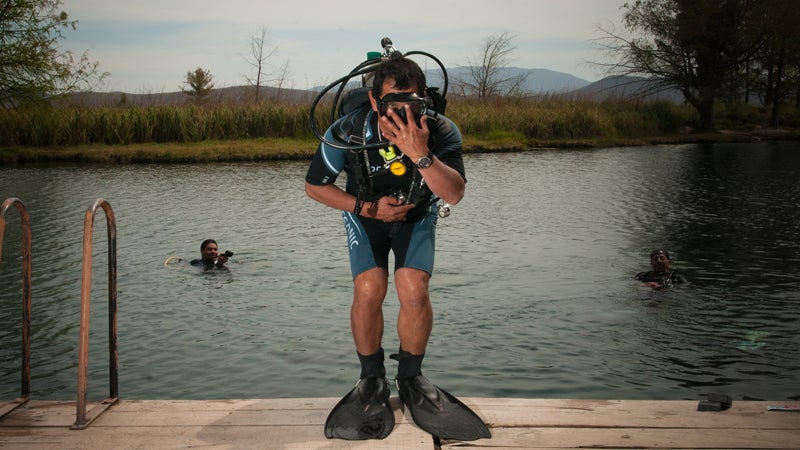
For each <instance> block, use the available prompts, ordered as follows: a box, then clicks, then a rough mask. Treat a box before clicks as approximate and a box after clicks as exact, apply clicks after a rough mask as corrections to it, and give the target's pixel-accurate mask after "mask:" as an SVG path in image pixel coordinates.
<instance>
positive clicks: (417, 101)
mask: <svg viewBox="0 0 800 450" xmlns="http://www.w3.org/2000/svg"><path fill="white" fill-rule="evenodd" d="M405 105H408V106H409V108H410V109H411V113H412V114H413V115H414V119H415V121H416V122H417V125H419V119H420V118H421V117H422V115H423V114H425V113H426V112H427V110H428V105H427V103H425V99H424V98H423V97H420V96H419V95H417V94H416V93H414V92H399V93H391V94H386V95H384V96H383V97H382V98H381V99H380V100H379V101H378V113H379V114H380V115H381V116H385V115H386V114H388V112H389V109H393V110H394V112H395V114H397V115H398V116H400V117H402V118H403V121H404V122H406V123H408V118H407V117H406V109H405Z"/></svg>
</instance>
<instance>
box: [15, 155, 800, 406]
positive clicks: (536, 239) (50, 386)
mask: <svg viewBox="0 0 800 450" xmlns="http://www.w3.org/2000/svg"><path fill="white" fill-rule="evenodd" d="M465 163H466V167H467V171H468V179H469V182H468V185H467V194H466V197H465V198H464V200H463V201H462V203H461V204H459V205H457V206H456V207H454V208H453V212H452V215H451V216H450V217H448V218H446V219H441V220H440V221H439V231H438V233H439V234H438V236H439V237H438V239H437V245H438V252H437V260H436V269H435V274H434V278H433V280H432V282H431V287H432V289H431V297H432V301H433V305H434V314H435V319H434V320H435V323H434V330H433V335H432V337H431V340H430V344H429V347H428V353H427V356H426V359H425V362H424V365H423V369H424V371H425V373H426V374H427V375H428V377H429V378H430V379H431V380H432V381H433V382H434V383H437V384H439V385H441V386H443V387H445V388H447V389H448V390H451V391H452V392H454V393H455V394H457V395H461V396H485V397H495V396H497V397H526V398H540V397H550V398H587V399H588V398H591V399H697V398H700V396H701V395H703V394H706V393H708V392H720V393H726V394H728V395H731V396H732V397H733V398H734V399H768V400H784V399H786V400H798V399H800V333H799V331H800V308H798V305H799V302H800V269H798V268H799V267H800V252H799V251H798V249H799V248H800V209H798V207H797V205H799V204H800V183H798V180H800V178H799V177H798V169H800V143H797V142H764V143H757V144H716V145H668V146H648V147H633V148H607V149H600V150H552V151H535V152H528V153H509V154H477V155H467V156H466V157H465ZM307 164H308V162H307V161H288V162H287V161H276V162H259V163H225V164H202V165H129V166H113V165H54V166H22V167H2V168H0V201H1V200H3V199H5V198H8V197H18V198H20V199H22V200H23V201H24V202H25V204H26V206H27V208H28V210H29V212H30V216H31V221H32V227H33V290H32V296H33V333H32V345H33V364H32V391H33V392H32V397H33V398H38V399H74V398H75V396H76V389H77V387H76V386H77V342H78V324H79V305H80V276H81V273H80V270H81V251H82V243H83V242H82V228H83V216H84V213H85V211H86V209H87V207H88V206H89V205H90V204H91V203H92V201H94V199H96V198H105V199H106V200H108V201H109V203H110V204H111V206H112V207H113V209H114V212H115V215H116V218H117V227H118V231H117V234H118V264H119V267H118V269H119V278H118V279H119V354H120V396H121V397H123V398H128V399H159V398H161V399H220V398H273V397H320V396H322V397H338V396H340V395H343V394H344V393H345V392H346V391H347V390H349V389H350V387H351V386H352V385H353V384H354V383H355V381H356V378H357V376H358V372H359V366H358V362H357V358H356V355H355V350H354V347H353V344H352V340H351V337H350V329H349V322H348V313H349V304H350V298H351V286H352V282H351V280H350V274H349V265H348V261H347V253H346V251H345V245H346V241H345V235H344V231H343V228H342V224H341V219H340V214H339V213H338V212H336V211H333V210H331V209H327V208H325V207H323V206H322V205H320V204H317V203H315V202H313V201H311V200H310V199H308V198H307V197H306V196H305V193H304V191H303V177H304V175H305V170H306V167H307ZM6 217H7V229H6V233H5V234H6V236H5V244H4V246H3V254H2V262H1V263H0V286H2V290H0V398H5V399H10V398H14V397H15V396H17V395H19V378H20V369H19V359H20V350H19V332H20V331H19V320H20V316H21V313H20V310H21V308H20V303H21V301H20V299H21V293H20V292H21V290H20V285H21V283H20V279H21V278H20V273H21V270H20V265H21V264H20V262H21V256H20V255H21V250H20V225H19V223H20V221H19V215H18V214H17V213H16V210H14V209H13V208H12V210H10V211H9V212H8V214H7V216H6ZM209 237H210V238H215V239H217V240H218V242H219V245H220V249H221V250H226V249H230V250H232V251H234V252H235V255H234V257H233V258H232V259H231V261H230V263H229V267H230V269H229V270H228V271H217V272H210V273H205V272H203V271H202V270H200V269H198V268H195V267H192V266H190V265H189V264H188V260H189V259H192V258H196V257H198V255H199V245H200V242H201V241H202V240H203V239H205V238H209ZM94 244H95V246H94V257H93V259H94V272H93V273H94V276H93V289H92V299H93V305H92V335H91V341H90V346H91V347H90V371H89V396H90V399H100V398H103V397H105V396H106V395H107V393H108V387H107V386H108V381H107V380H108V375H107V374H108V368H107V340H106V333H107V331H106V328H107V327H106V324H107V306H106V298H107V282H106V271H107V265H106V251H107V240H106V235H105V217H104V215H103V212H102V210H100V211H98V214H97V218H96V220H95V235H94ZM660 246H664V247H666V248H668V249H669V250H670V251H671V253H672V257H673V261H674V264H675V266H676V267H677V268H678V269H680V270H681V271H682V272H683V273H684V274H685V275H686V277H687V278H688V279H689V280H690V284H688V285H685V286H680V287H678V288H674V289H670V290H660V291H657V290H652V289H650V288H648V287H645V286H642V285H640V284H639V283H637V282H635V281H634V280H633V279H632V277H633V275H634V274H635V273H636V272H638V271H642V270H647V269H648V268H649V261H648V253H649V251H650V250H651V249H653V248H656V247H660ZM170 256H178V257H180V258H182V259H183V261H181V262H173V263H171V264H168V265H165V264H164V261H165V260H166V259H167V258H168V257H170ZM385 309H386V314H385V316H386V335H385V339H384V347H385V348H386V349H387V353H390V352H393V351H395V350H396V348H397V346H398V341H397V337H396V333H395V331H394V330H395V317H396V314H397V309H398V308H397V300H396V297H395V296H394V295H393V288H392V287H390V294H389V296H387V300H386V303H385ZM395 364H396V363H395V362H394V361H388V360H387V370H388V373H389V375H390V376H393V375H394V373H395V371H396V365H395Z"/></svg>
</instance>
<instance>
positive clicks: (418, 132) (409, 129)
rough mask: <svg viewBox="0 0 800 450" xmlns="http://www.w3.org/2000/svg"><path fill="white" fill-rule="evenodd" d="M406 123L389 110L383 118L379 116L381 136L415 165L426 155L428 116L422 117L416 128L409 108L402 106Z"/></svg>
mask: <svg viewBox="0 0 800 450" xmlns="http://www.w3.org/2000/svg"><path fill="white" fill-rule="evenodd" d="M403 108H405V110H406V117H408V122H404V121H403V118H402V117H400V115H399V114H397V113H396V112H395V111H394V109H392V108H389V110H388V111H387V112H386V115H385V116H381V132H382V133H383V136H384V137H385V138H386V139H388V140H389V142H391V143H392V144H394V145H395V147H397V148H398V149H400V151H401V152H403V154H404V155H406V156H408V157H409V158H410V159H411V161H413V162H414V163H415V164H416V162H417V161H418V160H419V159H420V158H422V157H423V156H427V155H428V136H429V135H430V131H429V130H428V116H425V115H423V116H422V118H421V119H420V126H417V122H416V118H415V117H414V113H413V112H412V111H411V107H410V106H408V105H404V106H403Z"/></svg>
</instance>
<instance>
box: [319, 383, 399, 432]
mask: <svg viewBox="0 0 800 450" xmlns="http://www.w3.org/2000/svg"><path fill="white" fill-rule="evenodd" d="M393 429H394V412H393V411H392V407H391V406H390V405H389V383H388V382H387V381H386V379H384V378H376V377H369V378H362V379H361V380H359V382H358V384H357V385H356V387H354V388H353V390H352V391H350V392H349V393H348V394H347V395H345V396H344V397H343V398H342V399H341V400H340V401H339V403H337V404H336V406H334V407H333V409H332V410H331V412H330V414H328V419H327V420H326V421H325V437H327V438H328V439H332V438H338V439H347V440H363V439H383V438H385V437H386V436H388V435H389V433H391V432H392V430H393Z"/></svg>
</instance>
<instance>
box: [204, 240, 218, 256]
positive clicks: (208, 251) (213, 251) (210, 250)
mask: <svg viewBox="0 0 800 450" xmlns="http://www.w3.org/2000/svg"><path fill="white" fill-rule="evenodd" d="M218 252H219V249H218V248H217V244H215V243H213V242H212V243H210V244H208V245H206V248H204V249H203V251H201V252H200V257H201V258H203V261H213V260H215V259H217V256H218Z"/></svg>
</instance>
